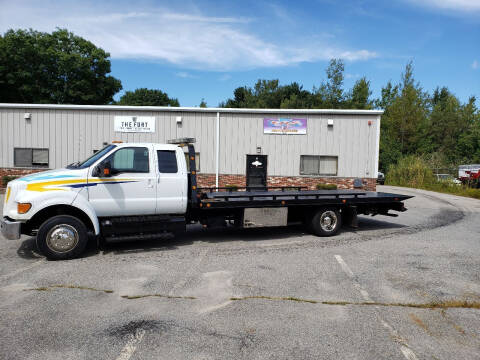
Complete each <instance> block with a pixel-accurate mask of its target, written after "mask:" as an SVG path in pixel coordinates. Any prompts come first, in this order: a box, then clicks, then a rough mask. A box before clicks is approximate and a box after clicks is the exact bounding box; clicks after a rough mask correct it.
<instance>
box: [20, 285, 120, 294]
mask: <svg viewBox="0 0 480 360" xmlns="http://www.w3.org/2000/svg"><path fill="white" fill-rule="evenodd" d="M55 288H63V289H79V290H89V291H99V292H104V293H106V294H112V293H113V290H104V289H95V288H91V287H86V286H79V285H60V284H56V285H50V286H41V287H38V288H33V289H25V290H27V291H28V290H36V291H51V290H53V289H55Z"/></svg>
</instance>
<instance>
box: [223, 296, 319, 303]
mask: <svg viewBox="0 0 480 360" xmlns="http://www.w3.org/2000/svg"><path fill="white" fill-rule="evenodd" d="M250 299H263V300H277V301H296V302H305V303H310V304H317V303H318V301H316V300H307V299H299V298H295V297H291V296H288V297H274V296H262V295H258V296H244V297H232V298H230V300H232V301H240V300H250Z"/></svg>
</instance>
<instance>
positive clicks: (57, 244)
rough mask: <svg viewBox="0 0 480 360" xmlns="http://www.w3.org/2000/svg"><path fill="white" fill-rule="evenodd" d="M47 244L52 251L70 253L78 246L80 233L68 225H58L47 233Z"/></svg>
mask: <svg viewBox="0 0 480 360" xmlns="http://www.w3.org/2000/svg"><path fill="white" fill-rule="evenodd" d="M46 243H47V246H48V247H49V248H50V249H51V250H52V251H55V252H59V253H64V252H68V251H70V250H72V249H74V248H75V246H77V244H78V232H77V230H76V229H75V228H74V227H73V226H71V225H68V224H59V225H56V226H54V227H52V228H51V229H50V231H49V232H48V233H47V238H46Z"/></svg>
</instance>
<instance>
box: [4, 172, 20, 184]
mask: <svg viewBox="0 0 480 360" xmlns="http://www.w3.org/2000/svg"><path fill="white" fill-rule="evenodd" d="M16 178H18V176H10V175H4V176H2V184H3V186H7V184H8V183H9V182H10V181H12V180H15V179H16Z"/></svg>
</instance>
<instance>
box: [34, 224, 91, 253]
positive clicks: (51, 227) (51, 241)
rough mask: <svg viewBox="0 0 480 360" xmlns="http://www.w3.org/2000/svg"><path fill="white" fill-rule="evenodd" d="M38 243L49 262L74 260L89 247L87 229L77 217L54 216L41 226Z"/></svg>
mask: <svg viewBox="0 0 480 360" xmlns="http://www.w3.org/2000/svg"><path fill="white" fill-rule="evenodd" d="M36 241H37V247H38V249H39V250H40V251H41V252H42V253H43V254H44V255H45V256H46V257H47V259H49V260H67V259H73V258H76V257H78V256H80V255H81V254H82V253H83V251H84V250H85V247H86V246H87V242H88V234H87V227H86V226H85V224H84V223H83V222H82V221H80V220H79V219H78V218H76V217H73V216H69V215H58V216H54V217H52V218H50V219H48V220H47V221H45V222H44V223H43V224H42V225H41V226H40V229H39V230H38V234H37V240H36Z"/></svg>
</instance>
